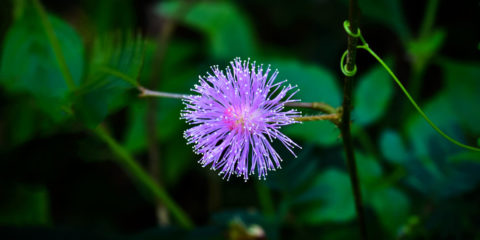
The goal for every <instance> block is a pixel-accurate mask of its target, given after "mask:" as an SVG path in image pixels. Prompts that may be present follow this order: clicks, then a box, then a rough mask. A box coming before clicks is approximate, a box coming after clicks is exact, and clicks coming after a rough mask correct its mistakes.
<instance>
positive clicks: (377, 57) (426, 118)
mask: <svg viewBox="0 0 480 240" xmlns="http://www.w3.org/2000/svg"><path fill="white" fill-rule="evenodd" d="M358 48H362V49H365V50H367V52H369V53H370V54H371V55H372V56H373V57H374V58H375V59H377V61H378V62H379V63H380V64H381V65H382V66H383V68H385V70H387V72H388V74H390V76H391V77H392V78H393V80H395V82H396V83H397V85H398V86H399V87H400V89H401V90H402V92H403V93H404V94H405V96H406V97H407V98H408V100H409V101H410V103H412V105H413V107H414V108H415V109H416V110H417V112H418V113H420V115H421V116H422V117H423V118H424V119H425V121H427V123H428V124H429V125H430V126H431V127H432V128H433V129H434V130H435V131H436V132H438V133H439V134H440V135H441V136H442V137H444V138H445V139H447V140H448V141H450V142H451V143H453V144H455V145H457V146H460V147H463V148H466V149H469V150H472V151H480V148H476V147H472V146H468V145H466V144H463V143H461V142H459V141H457V140H455V139H453V138H451V137H450V136H448V135H447V134H445V133H444V132H443V131H442V130H440V129H439V128H438V127H437V125H435V124H434V123H433V122H432V120H430V118H428V116H427V115H426V114H425V113H424V112H423V110H422V109H421V108H420V107H419V106H418V104H417V103H416V102H415V100H413V98H412V96H410V94H409V93H408V91H407V89H405V87H404V86H403V84H402V83H401V82H400V80H398V78H397V76H395V74H394V73H393V72H392V70H391V69H390V68H389V67H388V65H387V64H386V63H385V62H384V61H383V60H382V59H381V58H380V57H379V56H378V55H377V54H376V53H375V52H374V51H373V50H372V49H370V47H369V46H368V44H366V42H364V45H362V46H358Z"/></svg>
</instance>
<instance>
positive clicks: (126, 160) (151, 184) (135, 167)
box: [94, 126, 193, 229]
mask: <svg viewBox="0 0 480 240" xmlns="http://www.w3.org/2000/svg"><path fill="white" fill-rule="evenodd" d="M94 132H95V134H96V135H97V136H98V137H99V138H100V139H101V140H103V141H104V142H105V143H106V144H107V145H108V146H109V147H110V149H111V150H112V152H113V153H115V155H116V156H117V158H116V159H117V160H118V162H119V163H120V164H121V165H122V166H123V167H124V169H125V170H126V171H127V172H128V173H130V174H131V176H132V177H133V178H135V180H137V181H138V182H139V183H141V184H142V186H144V187H145V188H146V189H148V190H149V191H150V193H151V194H152V195H153V196H154V197H155V198H156V199H158V200H161V201H162V203H163V204H165V207H166V208H168V210H170V212H171V213H172V215H173V216H174V217H175V218H176V219H177V220H178V222H179V223H180V225H181V226H182V227H183V228H185V229H192V228H193V222H192V220H190V218H189V217H188V216H187V215H186V214H185V212H184V211H183V210H182V209H181V208H180V207H179V206H178V205H177V204H176V203H175V201H174V200H173V199H172V198H171V197H170V195H168V193H167V192H166V191H165V190H164V189H163V188H162V187H160V186H159V185H158V184H157V183H156V182H155V181H154V180H153V179H152V178H151V177H150V176H149V175H148V174H147V173H146V172H145V170H143V169H142V167H141V166H140V165H139V164H138V163H137V161H135V159H134V158H133V157H132V155H131V154H130V153H129V152H128V151H127V150H126V149H125V148H123V147H122V145H120V144H119V143H118V142H117V141H116V140H115V139H113V138H112V137H111V136H110V134H108V132H107V131H106V129H105V128H104V127H103V126H100V127H98V128H97V129H95V130H94Z"/></svg>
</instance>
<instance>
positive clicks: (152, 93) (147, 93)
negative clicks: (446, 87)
mask: <svg viewBox="0 0 480 240" xmlns="http://www.w3.org/2000/svg"><path fill="white" fill-rule="evenodd" d="M138 90H139V91H140V94H139V95H138V96H140V97H160V98H176V99H183V98H186V97H187V96H188V95H186V94H178V93H168V92H159V91H153V90H149V89H146V88H144V87H142V86H139V87H138Z"/></svg>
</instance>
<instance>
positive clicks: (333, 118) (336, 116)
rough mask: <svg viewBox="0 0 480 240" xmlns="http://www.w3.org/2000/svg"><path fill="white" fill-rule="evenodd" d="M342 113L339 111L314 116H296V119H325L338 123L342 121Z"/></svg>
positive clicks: (300, 120)
mask: <svg viewBox="0 0 480 240" xmlns="http://www.w3.org/2000/svg"><path fill="white" fill-rule="evenodd" d="M341 117H342V116H341V114H338V113H331V114H323V115H314V116H302V117H296V118H294V120H295V121H299V122H310V121H323V120H328V121H331V122H332V123H334V124H335V125H338V124H339V123H340V118H341Z"/></svg>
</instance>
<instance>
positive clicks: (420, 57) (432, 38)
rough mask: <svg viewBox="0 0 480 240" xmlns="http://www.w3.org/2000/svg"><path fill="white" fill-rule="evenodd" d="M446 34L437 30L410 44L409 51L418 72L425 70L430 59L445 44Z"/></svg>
mask: <svg viewBox="0 0 480 240" xmlns="http://www.w3.org/2000/svg"><path fill="white" fill-rule="evenodd" d="M446 35H447V34H446V32H445V31H442V30H436V31H434V32H433V33H432V34H429V35H426V36H424V37H422V38H419V39H415V40H412V41H410V42H409V43H408V51H409V52H410V54H412V55H413V58H414V65H413V67H414V68H415V69H416V71H419V70H420V69H424V68H425V65H426V64H427V63H428V61H429V59H430V58H431V57H432V56H434V55H435V54H436V53H437V52H438V50H439V49H440V48H441V47H442V45H443V43H444V42H445V37H446Z"/></svg>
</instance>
